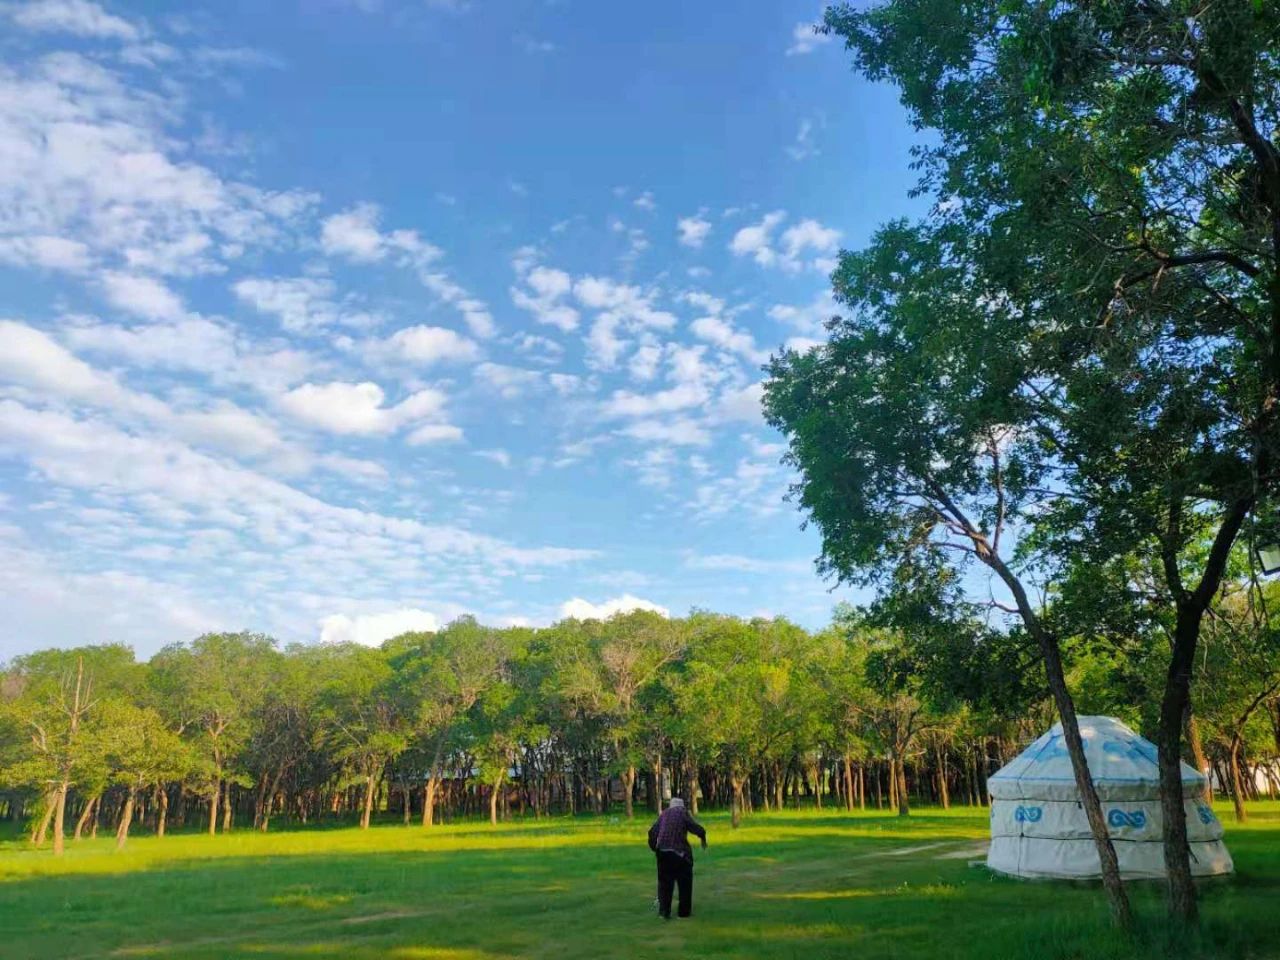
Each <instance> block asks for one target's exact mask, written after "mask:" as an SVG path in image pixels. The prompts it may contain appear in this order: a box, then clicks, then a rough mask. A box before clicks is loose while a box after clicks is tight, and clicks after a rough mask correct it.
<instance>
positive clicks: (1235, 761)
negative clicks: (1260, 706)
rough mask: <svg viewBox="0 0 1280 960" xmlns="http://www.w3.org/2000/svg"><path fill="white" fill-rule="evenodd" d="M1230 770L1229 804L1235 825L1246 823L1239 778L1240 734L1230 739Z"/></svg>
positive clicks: (1241, 781)
mask: <svg viewBox="0 0 1280 960" xmlns="http://www.w3.org/2000/svg"><path fill="white" fill-rule="evenodd" d="M1228 756H1229V758H1230V770H1231V804H1232V806H1233V807H1234V808H1235V813H1236V823H1248V821H1249V814H1248V812H1247V811H1246V810H1245V808H1244V779H1243V778H1242V777H1241V776H1240V732H1239V731H1238V730H1237V731H1236V734H1235V736H1233V737H1232V738H1231V747H1230V749H1229V752H1228Z"/></svg>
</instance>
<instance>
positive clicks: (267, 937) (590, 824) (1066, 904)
mask: <svg viewBox="0 0 1280 960" xmlns="http://www.w3.org/2000/svg"><path fill="white" fill-rule="evenodd" d="M1220 812H1221V813H1222V814H1224V819H1226V816H1229V815H1228V814H1227V811H1226V810H1225V809H1223V810H1221V811H1220ZM702 819H703V821H704V822H705V824H706V826H707V828H708V830H709V834H710V849H709V850H707V851H706V852H705V853H702V854H701V856H700V857H699V860H698V864H697V872H696V886H695V902H694V917H693V918H692V919H691V920H685V921H681V920H673V921H671V922H663V921H661V920H659V919H658V918H657V917H656V916H655V914H654V911H653V907H652V901H653V896H654V877H653V864H652V857H651V855H650V854H649V852H648V850H647V848H646V847H645V840H644V830H645V828H646V826H647V824H648V820H647V815H643V816H638V817H637V819H636V820H635V821H633V822H627V821H625V820H623V819H621V818H601V817H597V818H578V819H575V820H569V819H565V818H561V819H547V820H541V821H539V820H533V819H528V820H524V821H517V822H512V823H507V824H502V825H499V826H498V827H496V828H495V827H492V826H490V825H489V824H488V823H478V822H464V823H456V824H451V825H445V826H442V827H439V828H436V829H433V830H430V831H424V830H422V829H420V828H417V827H410V828H406V827H403V826H401V825H399V824H398V823H397V824H391V823H385V824H379V823H375V825H374V827H373V828H371V829H370V830H367V831H361V830H357V829H354V828H350V827H345V826H344V827H332V828H328V829H326V828H323V827H321V828H310V829H305V830H292V831H287V830H286V831H280V832H272V833H269V834H258V833H253V832H251V831H249V830H242V831H237V832H232V833H231V834H229V835H225V836H216V837H208V836H204V835H195V834H191V835H171V836H169V837H166V838H164V839H162V840H157V839H155V838H153V837H149V836H139V837H135V838H133V839H131V840H130V841H129V845H128V847H127V848H126V849H125V850H124V851H122V852H120V853H116V852H115V851H114V850H113V849H112V847H113V840H112V839H109V838H105V837H99V838H98V839H97V840H92V841H90V840H83V841H80V842H79V843H75V844H72V845H71V846H70V848H69V850H68V852H67V854H66V856H65V858H63V859H62V860H60V861H59V860H55V859H54V858H53V857H52V856H51V855H50V854H49V853H48V851H47V850H46V851H43V852H37V851H32V850H30V849H29V847H28V846H27V845H26V844H24V843H23V842H22V841H21V840H20V839H18V838H12V839H9V840H7V841H5V842H3V843H0V931H2V932H3V933H2V939H0V956H3V957H4V958H5V960H26V958H59V960H96V958H108V957H182V958H210V960H211V958H225V957H255V958H278V960H285V958H303V957H308V958H322V957H333V958H350V960H372V958H391V960H507V958H540V960H541V958H554V960H579V958H583V960H585V958H593V960H594V958H599V957H602V956H605V957H628V958H630V957H636V958H648V957H654V958H656V957H673V956H680V957H698V958H703V957H705V958H719V957H743V958H748V957H749V958H757V960H771V958H791V957H796V958H799V957H803V958H805V960H821V958H826V957H832V958H834V957H851V956H852V957H859V958H880V957H885V958H889V957H892V958H908V960H909V958H914V957H921V958H923V957H929V958H970V957H972V958H983V960H990V958H1023V957H1025V958H1032V957H1035V958H1064V960H1065V958H1082V960H1083V958H1089V960H1106V958H1123V957H1162V956H1169V955H1174V953H1175V952H1176V953H1180V954H1182V955H1185V956H1189V957H1206V958H1207V957H1214V958H1218V957H1222V958H1263V957H1280V913H1278V912H1277V909H1276V904H1277V898H1280V803H1260V804H1257V805H1256V806H1255V808H1254V809H1253V811H1252V818H1251V820H1250V822H1249V823H1247V824H1245V825H1240V826H1236V825H1231V824H1229V826H1228V830H1229V833H1228V842H1229V844H1230V847H1231V851H1232V854H1233V855H1234V857H1235V859H1236V865H1237V874H1236V875H1235V876H1234V877H1232V878H1230V879H1228V880H1222V881H1215V882H1212V883H1209V884H1206V885H1205V887H1204V888H1203V910H1204V924H1203V928H1202V930H1201V931H1200V933H1199V934H1198V935H1197V936H1196V937H1194V938H1190V939H1188V938H1186V937H1181V936H1175V935H1173V934H1171V932H1170V931H1169V929H1168V927H1167V924H1166V922H1165V920H1164V917H1163V906H1162V903H1161V893H1160V890H1159V888H1158V887H1156V886H1154V885H1138V886H1137V887H1135V900H1136V905H1137V907H1138V909H1139V912H1140V914H1141V916H1142V921H1143V922H1142V929H1141V931H1140V933H1139V936H1138V938H1137V940H1136V941H1126V940H1123V939H1121V938H1119V937H1117V936H1116V935H1114V934H1113V933H1111V931H1110V930H1109V929H1108V924H1107V917H1106V908H1105V905H1104V903H1103V900H1102V897H1101V894H1100V892H1099V891H1098V890H1097V889H1096V888H1095V887H1093V886H1092V885H1089V884H1059V883H1027V882H1020V881H1015V880H1009V879H1005V878H1001V877H995V876H992V875H991V874H989V873H988V872H987V871H986V870H985V869H984V868H982V867H979V866H975V865H973V864H972V861H974V860H977V859H980V857H981V844H982V841H983V839H984V837H985V835H986V815H985V811H983V810H974V809H971V808H959V809H952V810H950V811H942V810H930V809H923V810H920V811H919V812H917V813H914V814H913V815H912V816H911V817H910V818H908V819H899V818H897V817H895V816H893V815H891V814H888V813H879V812H871V811H868V812H866V813H854V814H846V813H844V812H842V811H841V812H832V811H816V810H805V811H795V812H790V811H789V812H783V813H774V814H759V815H756V816H753V817H750V818H748V819H747V820H746V821H745V822H744V824H743V826H742V827H741V828H740V829H738V830H736V831H734V830H731V829H730V828H729V824H728V822H727V818H725V817H724V816H722V815H720V814H715V813H712V814H708V815H706V816H704V817H703V818H702Z"/></svg>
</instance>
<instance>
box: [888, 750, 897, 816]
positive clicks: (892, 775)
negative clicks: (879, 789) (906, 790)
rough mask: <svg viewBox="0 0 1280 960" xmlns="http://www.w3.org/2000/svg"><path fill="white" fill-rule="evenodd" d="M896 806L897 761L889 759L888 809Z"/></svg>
mask: <svg viewBox="0 0 1280 960" xmlns="http://www.w3.org/2000/svg"><path fill="white" fill-rule="evenodd" d="M896 806H898V761H897V760H895V759H894V758H893V757H890V758H889V807H890V809H892V808H894V807H896Z"/></svg>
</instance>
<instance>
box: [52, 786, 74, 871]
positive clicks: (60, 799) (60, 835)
mask: <svg viewBox="0 0 1280 960" xmlns="http://www.w3.org/2000/svg"><path fill="white" fill-rule="evenodd" d="M70 788H71V783H70V782H69V781H67V780H63V781H62V783H60V784H59V785H58V789H57V792H56V793H55V794H54V798H53V855H54V856H55V857H60V856H62V852H63V850H65V849H66V844H67V837H66V832H65V830H64V827H65V824H66V818H67V791H68V790H69V789H70Z"/></svg>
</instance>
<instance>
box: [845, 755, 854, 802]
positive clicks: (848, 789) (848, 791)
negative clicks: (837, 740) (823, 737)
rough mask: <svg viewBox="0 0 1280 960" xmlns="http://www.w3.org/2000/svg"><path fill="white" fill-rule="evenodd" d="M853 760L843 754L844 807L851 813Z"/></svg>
mask: <svg viewBox="0 0 1280 960" xmlns="http://www.w3.org/2000/svg"><path fill="white" fill-rule="evenodd" d="M853 789H854V788H853V760H852V759H851V758H850V756H849V754H847V753H846V754H845V755H844V808H845V810H847V811H848V812H849V813H853Z"/></svg>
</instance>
